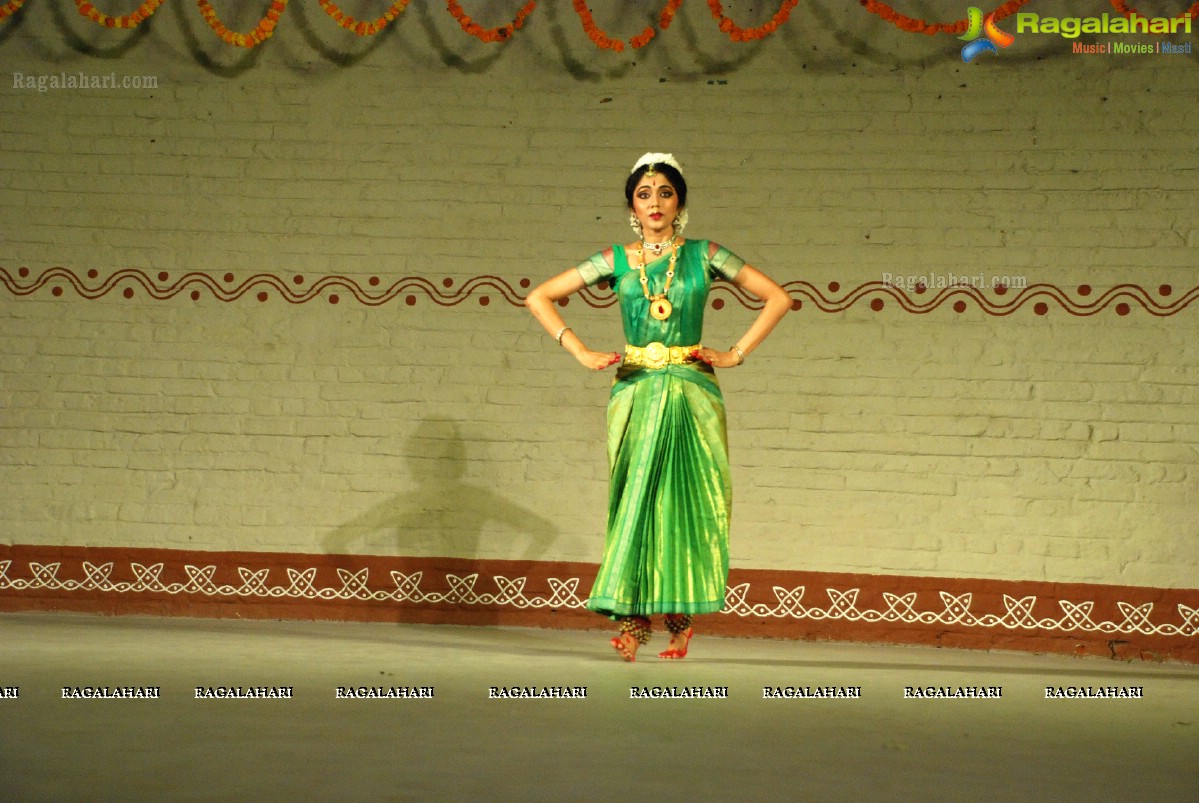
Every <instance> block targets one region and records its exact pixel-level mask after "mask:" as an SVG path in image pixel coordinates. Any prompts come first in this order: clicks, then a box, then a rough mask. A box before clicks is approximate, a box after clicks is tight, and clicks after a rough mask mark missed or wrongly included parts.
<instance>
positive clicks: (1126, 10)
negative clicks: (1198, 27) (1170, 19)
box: [1111, 0, 1199, 19]
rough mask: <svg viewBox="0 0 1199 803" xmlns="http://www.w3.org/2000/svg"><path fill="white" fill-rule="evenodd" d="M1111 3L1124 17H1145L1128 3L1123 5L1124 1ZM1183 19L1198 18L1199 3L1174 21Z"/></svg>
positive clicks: (1115, 0) (1116, 0)
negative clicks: (1134, 15)
mask: <svg viewBox="0 0 1199 803" xmlns="http://www.w3.org/2000/svg"><path fill="white" fill-rule="evenodd" d="M1111 3H1112V8H1114V9H1115V10H1116V11H1118V12H1120V13H1121V14H1122V15H1124V16H1125V17H1128V16H1131V15H1133V14H1136V15H1137V16H1138V17H1143V16H1145V15H1144V14H1142V13H1141V12H1139V11H1137V10H1136V9H1135V8H1133V7H1132V6H1130V5H1128V3H1125V2H1124V0H1111ZM1183 17H1199V3H1195V4H1194V5H1193V6H1191V7H1190V8H1188V9H1187V10H1186V11H1184V12H1182V13H1181V14H1179V15H1178V16H1177V17H1176V19H1182V18H1183Z"/></svg>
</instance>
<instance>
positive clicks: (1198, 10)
mask: <svg viewBox="0 0 1199 803" xmlns="http://www.w3.org/2000/svg"><path fill="white" fill-rule="evenodd" d="M289 1H290V0H272V1H271V4H270V7H269V8H268V9H267V12H266V15H265V16H264V17H263V18H262V19H261V20H260V21H259V22H258V25H256V26H255V27H254V29H253V30H252V31H250V32H249V33H247V34H241V33H236V32H234V31H231V30H229V29H228V28H227V27H225V25H224V24H223V23H222V22H221V20H220V17H219V16H218V15H217V13H216V11H215V10H214V9H213V7H212V4H211V2H209V0H196V5H197V6H198V7H199V9H200V14H201V16H203V17H204V21H205V22H207V23H208V25H209V27H211V28H212V30H213V31H214V32H215V33H216V35H217V36H219V37H220V38H221V39H222V40H223V41H224V42H226V43H227V44H230V45H234V46H237V47H245V48H250V47H254V46H256V45H259V44H262V43H263V42H265V41H266V40H267V39H269V38H270V37H271V35H272V34H273V33H274V30H275V26H276V25H277V24H278V22H279V19H280V18H281V17H282V15H283V12H284V11H285V10H286V9H287V4H288V2H289ZM26 2H27V0H9V1H8V2H6V3H3V5H0V22H2V21H4V20H6V19H8V18H9V17H11V16H12V15H13V14H15V13H17V12H18V11H20V10H21V8H22V7H24V5H25V3H26ZM164 2H165V0H144V1H143V2H142V4H141V5H140V6H138V8H137V10H136V11H134V12H132V13H131V14H126V15H124V16H121V17H110V16H108V15H107V14H104V13H103V12H102V11H100V10H98V9H97V8H96V7H95V6H94V5H93V4H92V3H91V2H89V0H75V6H76V8H77V9H78V10H79V13H80V14H81V15H83V16H85V17H87V18H88V19H90V20H91V21H93V22H95V23H96V24H98V25H103V26H104V27H106V28H136V27H137V26H138V25H140V24H141V23H143V22H145V21H146V20H147V19H149V18H150V17H151V16H153V15H154V13H155V12H156V11H158V9H159V7H160V6H161V5H162V4H163V3H164ZM317 2H318V4H319V5H320V7H321V9H322V10H323V11H324V12H325V13H326V14H327V15H328V16H329V17H330V18H331V19H332V20H333V21H334V22H336V23H337V24H338V25H340V26H341V27H342V28H345V29H346V30H349V31H353V32H354V33H356V34H358V35H359V36H373V35H374V34H377V33H379V32H380V31H382V30H383V29H384V28H385V27H387V25H388V24H390V23H391V22H394V21H395V19H396V18H397V17H398V16H399V15H400V14H401V13H402V12H403V11H404V9H405V8H407V6H408V3H409V2H410V0H395V2H393V3H392V4H391V6H390V7H389V8H388V9H387V11H385V12H384V13H383V14H382V15H381V16H380V17H378V18H376V19H375V20H373V21H366V20H359V19H356V18H355V17H353V16H350V15H349V14H346V13H345V12H343V11H342V10H341V9H340V8H339V7H338V6H337V4H336V3H334V2H333V0H317ZM1028 2H1029V0H1008V2H1005V3H1004V4H1003V5H1001V6H999V7H998V8H996V9H995V10H994V11H993V12H991V14H992V15H993V16H994V19H995V20H1002V19H1004V18H1006V17H1009V16H1011V15H1012V14H1014V13H1016V11H1017V10H1019V9H1020V8H1022V7H1023V6H1025V5H1027V4H1028ZM1109 2H1110V3H1111V5H1112V8H1113V9H1115V10H1116V12H1117V13H1119V14H1121V15H1123V16H1125V17H1129V16H1132V15H1133V14H1136V15H1138V16H1143V15H1141V14H1140V12H1139V11H1137V10H1136V9H1135V8H1133V7H1132V6H1131V5H1130V3H1129V0H1109ZM571 4H572V6H573V7H574V10H575V13H576V14H578V16H579V20H580V22H582V24H583V30H584V31H586V33H587V36H588V38H590V39H591V41H592V42H594V43H595V45H596V46H597V47H599V48H601V49H604V50H612V51H615V52H617V53H619V52H621V51H623V50H624V48H625V44H626V42H625V41H624V40H621V39H613V38H611V37H609V36H608V35H607V34H606V33H604V31H603V30H601V29H600V27H599V26H598V25H596V23H595V19H594V18H593V17H592V15H591V9H590V7H589V6H588V5H587V2H586V0H572V3H571ZM682 4H683V0H667V2H666V5H665V6H663V8H662V11H661V12H659V14H658V27H657V29H655V28H654V27H653V26H652V25H651V26H647V27H646V28H645V30H644V31H642V32H641V33H639V34H638V35H636V36H634V37H632V38H631V39H629V40H627V43H628V44H629V45H630V46H631V47H633V48H634V49H636V48H642V47H645V46H646V45H647V44H649V43H650V42H651V41H652V40H653V39H654V37H655V36H657V35H658V32H659V31H664V30H666V29H667V28H669V27H670V24H671V22H672V21H673V20H674V17H675V14H676V13H677V12H678V10H679V8H680V7H681V6H682ZM858 4H859V5H861V6H862V8H864V9H866V10H867V11H868V12H870V13H871V14H874V15H875V16H877V17H879V18H880V19H883V20H885V21H887V22H889V23H891V24H892V25H894V26H896V27H897V28H899V29H901V30H904V31H908V32H910V33H922V34H925V35H933V34H940V33H945V34H954V35H958V34H961V33H963V32H964V31H965V30H966V29H967V28H968V26H969V23H968V22H967V20H965V19H961V20H957V21H956V22H929V21H927V20H923V19H918V18H915V17H909V16H906V15H904V14H900V13H899V12H898V11H896V10H895V9H894V8H892V7H891V6H890V5H888V4H887V3H885V2H882V0H858ZM797 5H799V0H781V4H780V5H779V9H778V11H776V12H775V14H774V16H773V17H771V18H770V20H769V21H768V22H766V23H765V24H763V25H759V26H758V27H756V28H742V27H741V26H739V25H737V23H735V22H733V20H731V19H729V17H727V16H725V13H724V7H723V6H722V4H721V2H720V0H708V8H709V9H710V10H711V12H712V18H713V19H715V20H716V23H717V25H718V26H719V28H720V30H721V31H723V32H724V33H726V34H727V35H728V37H729V38H730V39H732V40H733V41H734V42H749V41H754V40H758V39H764V38H765V37H767V36H769V35H770V34H772V33H774V32H775V31H777V30H778V29H779V27H780V26H782V25H783V24H784V23H786V22H787V20H788V19H789V18H790V16H791V11H792V10H793V9H794V8H795V7H796V6H797ZM536 7H537V0H527V2H526V3H525V4H524V5H523V6H521V8H520V10H519V11H518V12H517V13H516V17H515V18H514V19H513V20H512V22H510V23H508V24H507V25H501V26H498V27H496V28H484V27H483V26H482V25H479V24H478V23H477V22H475V21H474V20H473V19H471V17H470V16H469V15H468V14H467V13H466V11H464V10H463V8H462V5H461V4H460V3H459V2H458V0H446V9H447V10H448V11H449V12H450V14H451V15H452V16H453V17H454V19H455V20H457V21H458V24H459V25H460V26H461V27H462V30H463V31H465V32H466V33H468V34H470V35H471V36H474V37H476V38H478V39H480V40H481V41H484V42H503V41H507V40H508V39H510V38H511V37H512V36H513V35H514V34H515V32H516V31H517V30H519V29H520V28H521V27H523V25H524V23H525V20H526V19H527V18H528V17H529V15H531V14H532V13H533V11H534V10H535V9H536ZM1183 17H1199V2H1195V3H1194V4H1193V5H1192V6H1191V7H1190V8H1189V9H1187V10H1186V11H1184V12H1182V13H1181V14H1179V15H1178V16H1177V17H1176V19H1181V18H1183Z"/></svg>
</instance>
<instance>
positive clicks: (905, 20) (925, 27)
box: [858, 0, 1028, 36]
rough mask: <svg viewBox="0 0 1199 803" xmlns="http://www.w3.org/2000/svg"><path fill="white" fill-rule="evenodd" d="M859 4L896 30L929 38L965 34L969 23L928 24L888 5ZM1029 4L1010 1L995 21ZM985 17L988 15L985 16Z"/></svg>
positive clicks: (868, 1)
mask: <svg viewBox="0 0 1199 803" xmlns="http://www.w3.org/2000/svg"><path fill="white" fill-rule="evenodd" d="M858 2H859V3H860V4H861V6H862V8H864V9H866V10H867V11H869V12H870V13H871V14H874V15H876V16H878V17H880V18H882V19H884V20H886V21H887V22H889V23H891V24H892V25H894V26H895V27H896V28H899V29H900V30H903V31H907V32H908V33H922V34H926V35H928V36H932V35H933V34H938V33H951V34H963V33H965V32H966V28H967V27H968V23H967V21H966V20H964V19H961V20H958V21H957V22H928V21H927V20H921V19H916V18H915V17H907V16H904V15H903V14H900V13H899V12H898V11H896V10H895V9H893V8H891V6H889V5H887V4H886V3H880V2H876V0H858ZM1027 3H1028V0H1010V1H1009V2H1007V3H1004V4H1003V5H1001V6H1000V7H999V8H997V9H995V11H993V12H992V13H993V14H994V15H995V20H996V21H998V20H1001V19H1003V18H1005V17H1010V16H1011V15H1012V14H1015V13H1016V11H1017V10H1018V9H1019V8H1020V7H1021V6H1024V5H1026V4H1027ZM983 16H986V15H985V14H984V15H983Z"/></svg>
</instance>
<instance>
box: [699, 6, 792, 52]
mask: <svg viewBox="0 0 1199 803" xmlns="http://www.w3.org/2000/svg"><path fill="white" fill-rule="evenodd" d="M797 5H799V0H783V3H782V5H780V6H779V10H778V11H776V12H774V16H773V17H771V18H770V21H769V22H767V23H765V24H764V25H759V26H758V27H757V28H742V27H741V26H740V25H738V24H737V23H735V22H733V21H732V20H731V19H729V18H728V17H726V16H725V15H724V7H723V6H721V4H720V0H708V8H710V9H711V10H712V19H714V20H716V22H717V23H719V25H720V30H722V31H724V32H725V33H726V34H728V35H729V39H732V40H733V41H734V42H751V41H756V40H758V39H765V38H766V37H767V36H769V35H770V34H772V33H774V32H775V31H776V30H778V27H779V26H780V25H782V24H783V23H785V22H786V21H787V20H788V18H790V16H791V9H793V8H795V7H796V6H797Z"/></svg>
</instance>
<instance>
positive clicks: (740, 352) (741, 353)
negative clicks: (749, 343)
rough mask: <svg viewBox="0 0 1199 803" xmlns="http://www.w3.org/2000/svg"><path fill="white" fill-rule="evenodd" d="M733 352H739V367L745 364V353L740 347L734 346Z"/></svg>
mask: <svg viewBox="0 0 1199 803" xmlns="http://www.w3.org/2000/svg"><path fill="white" fill-rule="evenodd" d="M731 350H732V351H735V352H737V364H738V365H740V364H741V363H743V362H745V352H744V351H742V350H741V347H740V346H733V348H732V349H731Z"/></svg>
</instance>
